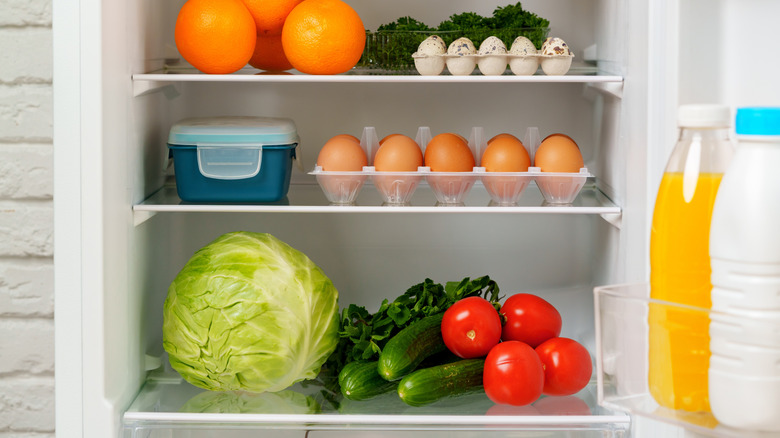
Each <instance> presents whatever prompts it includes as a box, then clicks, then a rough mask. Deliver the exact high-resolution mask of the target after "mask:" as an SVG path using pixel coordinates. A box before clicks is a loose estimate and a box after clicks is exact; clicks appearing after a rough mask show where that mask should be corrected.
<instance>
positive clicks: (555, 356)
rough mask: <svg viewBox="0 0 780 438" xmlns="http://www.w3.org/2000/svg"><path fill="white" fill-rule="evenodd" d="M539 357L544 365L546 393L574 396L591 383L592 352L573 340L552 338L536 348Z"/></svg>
mask: <svg viewBox="0 0 780 438" xmlns="http://www.w3.org/2000/svg"><path fill="white" fill-rule="evenodd" d="M536 354H538V355H539V359H540V360H541V361H542V364H543V365H544V393H545V394H547V395H571V394H575V393H577V392H580V390H581V389H582V388H584V387H585V386H587V385H588V382H590V376H591V373H592V372H593V365H592V364H591V360H590V353H588V350H587V349H586V348H585V347H583V346H582V344H580V343H579V342H577V341H575V340H574V339H569V338H552V339H550V340H547V341H545V342H544V343H542V345H540V346H538V347H536Z"/></svg>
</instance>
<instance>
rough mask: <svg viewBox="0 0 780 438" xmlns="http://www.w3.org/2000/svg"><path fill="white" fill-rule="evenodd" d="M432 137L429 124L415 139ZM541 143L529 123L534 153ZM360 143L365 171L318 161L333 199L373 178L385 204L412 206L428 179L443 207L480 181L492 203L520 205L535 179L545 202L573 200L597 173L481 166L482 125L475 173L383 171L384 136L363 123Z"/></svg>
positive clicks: (351, 196) (342, 199)
mask: <svg viewBox="0 0 780 438" xmlns="http://www.w3.org/2000/svg"><path fill="white" fill-rule="evenodd" d="M431 138H432V135H431V131H430V128H428V127H427V126H422V127H420V128H418V130H417V135H416V137H415V141H416V142H417V144H418V145H419V146H420V148H421V150H422V151H423V152H424V151H425V147H426V146H427V145H428V142H429V141H430V140H431ZM539 143H540V136H539V130H538V129H537V128H536V127H530V128H527V129H526V133H525V136H524V137H523V144H524V145H526V146H527V147H529V149H530V150H529V155H530V156H531V157H533V154H534V152H535V150H536V148H537V147H538V146H539ZM360 144H361V147H362V148H363V149H364V151H365V152H366V156H367V157H368V163H369V166H366V167H364V168H363V170H362V171H355V172H335V171H324V170H322V168H321V167H319V166H315V168H314V170H313V171H311V172H309V173H310V174H311V175H314V176H315V177H316V179H317V182H318V183H319V185H320V187H321V188H322V190H323V192H324V193H325V196H326V197H327V199H328V201H329V202H330V203H332V204H336V205H352V204H354V203H355V200H356V199H357V197H358V195H359V193H360V191H361V190H362V189H363V187H364V184H365V182H366V181H367V180H368V179H369V178H370V180H371V182H372V183H373V185H374V187H375V188H376V190H377V191H378V192H379V194H380V195H381V196H382V200H383V203H384V204H385V205H388V206H404V205H409V204H410V203H411V200H412V197H413V195H414V193H415V191H416V190H417V188H418V187H419V186H420V185H421V184H422V183H423V181H424V182H425V183H426V184H427V185H428V186H429V187H430V188H431V190H432V191H433V194H434V195H435V197H436V205H438V206H460V205H464V203H465V199H466V197H467V196H468V194H469V192H470V191H471V189H472V187H473V186H474V185H475V184H476V183H477V182H481V183H482V184H483V185H484V186H485V189H486V191H487V192H488V194H489V195H490V197H491V205H496V206H512V205H517V204H518V201H519V199H520V196H521V195H522V193H523V192H524V191H525V189H526V188H527V187H528V186H529V185H530V183H531V182H535V183H536V185H537V186H538V187H539V190H540V192H541V194H542V196H543V197H544V200H545V201H544V202H545V204H548V205H568V204H571V203H572V202H573V201H574V199H575V198H576V197H577V195H578V194H579V193H580V191H581V190H582V187H583V186H584V185H585V183H586V181H587V179H588V178H589V177H592V176H593V175H591V174H590V173H589V172H588V169H587V168H582V169H580V171H579V172H577V173H559V172H542V171H541V169H539V168H538V167H529V168H528V171H527V172H487V171H486V170H485V168H484V167H480V166H479V164H480V163H479V161H480V157H481V156H482V152H483V151H484V150H485V149H486V148H487V138H486V136H485V133H484V129H483V128H482V127H474V128H472V129H471V134H470V136H469V139H468V144H469V148H470V149H471V152H472V154H473V155H474V159H475V163H476V164H477V166H475V167H474V168H473V169H472V171H470V172H434V171H431V169H430V168H429V167H425V166H421V167H418V169H417V171H415V172H380V171H377V170H376V168H375V167H373V162H374V155H376V151H377V150H378V149H379V139H378V136H377V133H376V129H375V128H374V127H365V128H363V134H362V136H361V140H360Z"/></svg>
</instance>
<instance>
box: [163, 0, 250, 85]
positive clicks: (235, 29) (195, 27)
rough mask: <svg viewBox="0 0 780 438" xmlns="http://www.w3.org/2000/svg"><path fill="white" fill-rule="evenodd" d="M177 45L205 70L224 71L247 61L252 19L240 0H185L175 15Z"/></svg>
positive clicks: (221, 72)
mask: <svg viewBox="0 0 780 438" xmlns="http://www.w3.org/2000/svg"><path fill="white" fill-rule="evenodd" d="M174 37H175V39H176V48H177V49H179V53H180V54H181V56H182V57H183V58H184V59H185V60H187V62H189V63H190V64H192V66H193V67H195V68H197V69H198V70H200V71H202V72H204V73H213V74H227V73H233V72H234V71H236V70H239V69H240V68H242V67H243V66H245V65H246V63H247V62H249V58H251V57H252V53H253V52H254V50H255V43H256V41H257V33H256V29H255V20H253V19H252V14H250V13H249V10H248V9H247V8H246V6H244V4H243V3H242V2H241V0H187V3H185V4H184V6H182V7H181V9H180V10H179V15H178V17H177V18H176V30H175V34H174Z"/></svg>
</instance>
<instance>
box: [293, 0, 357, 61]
mask: <svg viewBox="0 0 780 438" xmlns="http://www.w3.org/2000/svg"><path fill="white" fill-rule="evenodd" d="M365 45H366V30H365V28H364V27H363V21H362V20H361V19H360V16H359V15H358V14H357V12H355V10H354V9H352V7H350V6H349V5H348V4H346V3H344V2H343V1H341V0H305V1H304V2H303V3H301V4H299V5H298V6H296V7H295V9H293V10H292V12H290V15H288V16H287V20H285V22H284V27H283V28H282V46H283V47H284V53H285V54H286V55H287V59H289V60H290V63H291V64H292V65H293V67H295V68H296V69H297V70H298V71H300V72H303V73H309V74H315V75H333V74H338V73H344V72H346V71H348V70H349V69H351V68H352V67H354V66H355V64H357V62H358V61H359V60H360V56H361V55H362V54H363V48H364V47H365Z"/></svg>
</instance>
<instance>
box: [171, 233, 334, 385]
mask: <svg viewBox="0 0 780 438" xmlns="http://www.w3.org/2000/svg"><path fill="white" fill-rule="evenodd" d="M338 340H339V337H338V291H337V290H336V288H335V287H334V286H333V283H332V282H331V281H330V280H329V279H328V277H326V276H325V274H324V273H323V272H322V270H320V268H318V267H317V265H315V264H314V262H312V261H311V260H310V259H309V258H308V257H306V255H305V254H303V253H301V252H300V251H297V250H296V249H294V248H292V247H290V246H289V245H287V244H286V243H284V242H282V241H280V240H278V239H276V238H275V237H273V236H271V235H270V234H260V233H249V232H235V233H229V234H225V235H223V236H221V237H219V238H217V240H215V241H213V242H211V243H210V244H208V245H206V246H205V247H203V248H201V249H200V250H198V251H197V252H196V253H195V254H194V255H193V256H192V258H191V259H190V260H189V262H187V264H186V265H185V266H184V268H182V270H181V272H179V274H178V275H177V276H176V278H175V279H174V280H173V283H171V286H170V287H169V289H168V297H167V298H166V300H165V306H164V309H163V347H164V348H165V351H166V352H168V357H169V360H170V363H171V366H172V367H173V368H174V369H175V370H176V371H178V372H179V374H181V376H182V377H183V378H184V379H185V380H187V381H188V382H190V383H192V384H193V385H195V386H198V387H201V388H205V389H210V390H217V391H235V390H244V391H251V392H264V391H271V392H274V391H280V390H283V389H285V388H287V387H289V386H291V385H292V384H294V383H296V382H299V381H301V380H304V379H313V378H314V377H316V376H317V374H318V373H319V371H320V368H321V367H322V364H323V363H324V362H325V360H326V359H327V358H328V356H329V355H330V354H331V353H332V352H333V350H334V349H335V348H336V344H337V343H338Z"/></svg>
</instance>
